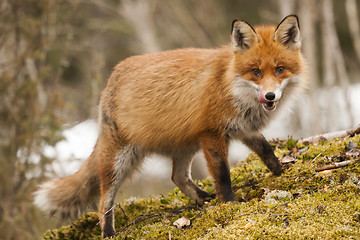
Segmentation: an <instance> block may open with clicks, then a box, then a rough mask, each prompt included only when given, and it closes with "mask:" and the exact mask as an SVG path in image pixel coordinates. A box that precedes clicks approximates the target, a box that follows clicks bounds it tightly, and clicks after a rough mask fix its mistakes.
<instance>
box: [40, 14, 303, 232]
mask: <svg viewBox="0 0 360 240" xmlns="http://www.w3.org/2000/svg"><path fill="white" fill-rule="evenodd" d="M300 45H301V40H300V28H299V21H298V17H297V16H296V15H289V16H287V17H285V18H284V19H283V20H282V21H281V22H280V24H279V25H278V26H277V27H276V26H273V25H269V26H256V27H255V28H253V27H251V26H250V25H249V24H248V23H247V22H245V21H242V20H234V21H233V23H232V30H231V44H229V45H227V46H223V47H220V48H216V49H194V48H189V49H178V50H171V51H165V52H158V53H149V54H145V55H141V56H133V57H130V58H127V59H125V60H123V61H121V62H120V63H119V64H118V65H116V66H115V68H114V71H113V73H112V74H111V76H110V78H109V80H108V83H107V86H106V88H105V90H104V91H103V92H102V95H101V100H100V105H99V137H98V140H97V142H96V145H95V148H94V150H93V152H92V154H91V156H90V157H89V159H88V160H87V161H86V162H84V164H83V165H82V166H81V168H80V170H79V171H77V172H76V173H75V174H73V175H71V176H68V177H65V178H60V179H54V180H51V181H49V182H46V183H44V184H42V185H41V186H40V189H39V190H38V191H37V192H36V193H35V203H36V204H37V205H38V206H39V207H40V208H41V209H43V210H47V211H50V212H56V211H59V212H61V213H62V214H63V216H69V215H71V216H74V215H77V214H79V213H80V212H82V211H84V210H85V209H86V207H87V206H88V205H89V204H90V203H92V202H94V201H96V200H97V197H98V196H99V195H100V204H99V219H100V221H101V223H100V224H101V229H102V237H110V236H112V235H114V234H115V229H114V216H113V211H112V206H113V205H114V200H115V195H116V193H117V191H118V189H119V187H120V185H121V183H122V182H124V180H125V179H126V178H128V177H129V176H130V175H131V173H132V172H134V170H135V169H137V168H139V167H140V165H141V163H142V162H143V159H144V157H145V156H147V155H149V154H152V153H158V154H162V155H165V156H168V157H170V158H171V159H172V161H173V169H172V180H173V182H174V183H175V184H176V185H177V186H178V187H179V188H180V190H181V191H182V192H183V193H184V194H185V195H187V196H189V197H191V198H192V199H194V200H195V201H197V202H198V203H203V202H204V201H206V200H208V199H209V198H211V197H212V196H211V195H210V194H209V193H208V192H206V191H204V190H202V189H201V188H200V187H198V186H197V185H196V184H195V183H194V182H193V181H192V179H191V174H190V165H191V162H192V156H193V155H194V154H195V153H196V152H197V151H198V150H200V149H202V151H203V152H204V155H205V158H206V160H207V164H208V168H209V172H210V174H211V176H212V177H213V179H214V183H215V190H216V194H217V195H218V197H219V198H220V199H222V200H223V201H225V202H226V201H237V199H236V197H235V195H234V193H233V191H232V188H231V180H230V173H229V163H228V148H229V143H230V140H231V139H239V140H241V141H242V142H243V143H244V144H245V145H247V146H248V147H249V148H250V149H251V150H253V151H254V152H255V153H257V154H258V155H259V157H260V158H261V159H262V161H263V162H264V164H265V165H266V166H267V167H268V168H269V170H270V171H271V172H272V173H273V174H274V175H280V174H281V172H282V166H281V164H280V162H279V160H278V159H277V158H276V156H275V155H274V153H273V151H272V148H271V146H270V145H269V143H268V142H267V141H266V139H265V138H264V137H263V135H262V134H261V133H260V131H261V129H262V128H263V127H264V126H266V124H267V123H268V122H269V120H270V119H271V118H272V117H273V116H274V115H275V114H276V112H277V111H278V109H279V108H282V106H283V105H284V102H285V101H287V99H289V98H291V97H292V96H294V95H296V94H297V93H299V92H300V91H301V90H302V89H303V88H304V87H305V83H306V63H305V60H304V58H303V56H302V54H301V51H300Z"/></svg>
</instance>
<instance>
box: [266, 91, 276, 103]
mask: <svg viewBox="0 0 360 240" xmlns="http://www.w3.org/2000/svg"><path fill="white" fill-rule="evenodd" d="M265 99H266V100H268V101H272V100H274V99H275V93H273V92H268V93H266V94H265Z"/></svg>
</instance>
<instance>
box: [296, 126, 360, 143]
mask: <svg viewBox="0 0 360 240" xmlns="http://www.w3.org/2000/svg"><path fill="white" fill-rule="evenodd" d="M355 134H360V125H358V126H357V127H355V128H351V129H348V130H342V131H336V132H330V133H324V134H319V135H316V136H312V137H308V138H303V139H300V140H299V143H305V142H308V143H310V144H316V143H318V142H319V141H325V140H329V139H334V138H347V137H352V136H354V135H355Z"/></svg>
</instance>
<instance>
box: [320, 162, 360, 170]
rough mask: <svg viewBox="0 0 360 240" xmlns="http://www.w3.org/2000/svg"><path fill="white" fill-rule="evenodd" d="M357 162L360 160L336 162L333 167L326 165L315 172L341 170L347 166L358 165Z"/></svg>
mask: <svg viewBox="0 0 360 240" xmlns="http://www.w3.org/2000/svg"><path fill="white" fill-rule="evenodd" d="M356 162H360V159H354V160H347V161H343V162H336V163H334V164H331V165H326V166H323V167H318V168H316V169H315V172H321V171H325V170H330V169H335V168H341V167H345V166H347V165H350V164H352V163H356Z"/></svg>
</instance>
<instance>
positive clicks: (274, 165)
mask: <svg viewBox="0 0 360 240" xmlns="http://www.w3.org/2000/svg"><path fill="white" fill-rule="evenodd" d="M241 140H242V142H243V143H244V144H245V145H246V146H248V147H249V148H250V149H251V150H252V151H254V152H255V153H256V154H257V155H258V156H259V157H260V158H261V160H262V161H263V163H264V164H265V165H266V166H267V167H268V168H269V169H270V171H271V172H272V173H273V174H274V175H276V176H279V175H280V174H281V173H282V167H281V164H280V162H279V159H278V158H277V157H276V156H275V154H274V151H273V150H272V148H271V146H270V144H269V142H268V141H266V139H265V137H264V136H263V135H262V134H260V133H259V134H256V135H252V136H247V137H242V139H241Z"/></svg>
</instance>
